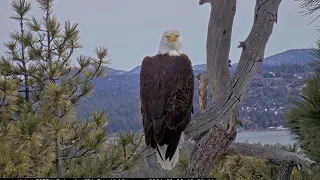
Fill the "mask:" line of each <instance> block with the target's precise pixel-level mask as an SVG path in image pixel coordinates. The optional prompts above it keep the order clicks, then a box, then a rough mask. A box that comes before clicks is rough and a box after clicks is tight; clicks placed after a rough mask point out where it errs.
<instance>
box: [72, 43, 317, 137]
mask: <svg viewBox="0 0 320 180" xmlns="http://www.w3.org/2000/svg"><path fill="white" fill-rule="evenodd" d="M313 60H315V57H313V56H312V54H311V51H310V50H308V49H292V50H288V51H285V52H282V53H278V54H275V55H273V56H270V57H268V58H265V60H264V63H263V65H262V66H261V68H260V69H259V70H258V72H257V73H256V75H255V77H254V79H253V81H252V82H251V84H250V87H249V89H248V90H247V92H246V93H245V95H244V99H243V101H242V103H241V104H240V118H241V119H242V120H243V121H244V122H246V125H245V127H243V128H244V129H251V130H259V129H262V130H264V129H266V128H268V127H276V126H280V125H284V124H285V123H284V122H285V116H284V111H285V109H286V107H288V105H289V102H288V97H289V96H294V97H298V96H299V94H300V89H301V87H302V86H303V79H304V78H306V77H310V76H311V75H312V74H313V68H314V66H313V65H311V64H308V63H310V62H312V61H313ZM236 67H237V63H234V64H232V68H231V72H234V70H235V69H236ZM193 69H194V74H195V75H197V74H199V73H201V72H203V71H204V70H206V65H205V64H200V65H194V66H193ZM107 71H108V72H107V74H106V76H104V77H99V78H97V79H95V80H94V84H95V89H94V92H93V93H92V95H91V96H89V97H85V98H83V99H81V101H80V104H79V107H78V111H77V116H78V118H79V119H81V120H84V119H85V118H87V117H89V116H90V114H91V112H93V111H96V110H102V111H104V112H106V113H107V114H108V119H109V123H110V124H109V126H108V130H109V132H116V131H118V130H132V129H136V130H140V129H141V128H142V127H141V113H140V109H139V101H140V91H139V89H140V76H139V73H140V66H137V67H135V68H133V69H132V70H131V71H123V70H116V69H112V68H108V69H107ZM198 84H199V82H198V79H197V78H195V89H198ZM257 99H259V100H258V101H257ZM194 108H195V109H194V110H195V112H199V102H198V91H197V90H196V91H195V93H194Z"/></svg>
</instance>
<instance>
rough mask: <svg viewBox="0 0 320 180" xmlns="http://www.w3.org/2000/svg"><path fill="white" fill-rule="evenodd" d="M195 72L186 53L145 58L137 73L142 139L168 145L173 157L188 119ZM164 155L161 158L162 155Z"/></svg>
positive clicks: (152, 145)
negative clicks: (138, 74) (138, 75)
mask: <svg viewBox="0 0 320 180" xmlns="http://www.w3.org/2000/svg"><path fill="white" fill-rule="evenodd" d="M193 92H194V74H193V69H192V64H191V61H190V59H189V58H188V56H187V55H185V54H182V55H181V56H173V57H170V56H168V55H156V56H153V57H145V58H144V59H143V62H142V66H141V72H140V100H141V114H142V119H143V128H144V133H145V142H146V144H147V145H148V146H151V147H152V148H157V146H156V144H159V145H160V146H163V145H164V144H167V145H168V148H167V151H166V155H165V156H166V157H165V159H167V158H170V159H171V158H172V156H173V155H174V152H175V150H176V148H177V146H178V144H179V140H180V136H181V133H182V132H183V130H184V129H185V128H186V126H187V124H188V123H189V121H190V119H191V113H192V111H193V106H192V102H193V101H192V100H193ZM162 158H163V157H162Z"/></svg>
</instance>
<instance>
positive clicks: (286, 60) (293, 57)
mask: <svg viewBox="0 0 320 180" xmlns="http://www.w3.org/2000/svg"><path fill="white" fill-rule="evenodd" d="M314 60H316V58H315V57H314V56H313V55H312V51H311V50H310V49H290V50H287V51H284V52H281V53H278V54H275V55H272V56H269V57H267V58H265V60H264V62H263V64H264V65H268V66H279V65H281V64H300V65H305V64H308V63H310V62H312V61H314ZM237 65H238V63H233V64H231V69H232V71H234V70H235V68H236V67H237ZM206 69H207V67H206V64H198V65H194V66H193V70H195V71H205V70H206ZM140 70H141V66H140V65H139V66H137V67H135V68H133V69H132V70H130V71H124V70H116V69H112V68H108V70H107V73H108V75H134V74H140Z"/></svg>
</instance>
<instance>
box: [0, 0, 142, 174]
mask: <svg viewBox="0 0 320 180" xmlns="http://www.w3.org/2000/svg"><path fill="white" fill-rule="evenodd" d="M53 2H54V1H53V0H37V3H38V5H39V7H40V9H41V11H42V12H43V13H44V16H43V17H42V19H41V20H38V19H36V18H35V17H30V16H29V15H28V14H29V13H30V10H31V3H30V2H27V1H26V0H14V1H13V2H12V7H13V10H14V12H15V15H14V16H13V17H11V18H12V19H14V20H16V21H17V22H18V23H19V30H17V31H14V32H13V33H11V34H10V38H11V41H8V42H6V43H5V46H6V48H7V52H6V54H5V55H3V56H2V57H1V60H0V67H1V69H0V70H1V71H0V75H1V76H0V77H1V78H2V79H1V80H0V84H1V85H3V86H1V87H2V89H0V98H1V99H0V100H3V102H4V103H5V104H3V105H2V107H3V108H1V109H0V110H1V111H4V113H3V114H1V115H0V118H1V123H4V124H7V126H3V128H2V126H1V129H0V130H1V132H0V134H1V135H2V136H3V138H1V141H3V144H4V146H3V147H1V148H0V156H1V157H3V158H1V160H0V169H2V171H1V170H0V175H1V177H107V176H109V175H111V174H110V173H111V172H112V171H114V172H116V171H119V169H120V171H124V170H127V169H129V168H132V167H134V166H135V165H136V164H137V162H138V160H139V158H138V157H139V156H138V155H137V154H136V153H135V152H136V151H135V150H136V147H139V146H138V145H137V146H136V145H135V143H136V142H139V141H138V137H137V136H136V135H134V134H132V133H131V134H128V135H127V136H120V138H118V141H117V142H115V143H111V144H110V143H108V142H107V131H106V130H107V128H106V126H107V124H108V120H107V116H106V114H105V113H104V112H99V111H98V110H97V111H96V112H93V113H92V117H90V118H88V119H87V120H85V121H79V120H78V119H77V117H76V108H77V105H78V104H79V102H80V99H81V98H82V97H84V96H89V95H90V94H91V93H92V92H93V89H94V84H93V80H94V79H96V78H98V77H101V76H103V75H104V72H105V71H106V65H107V64H108V63H109V60H108V51H107V48H105V47H99V48H96V49H95V52H96V58H93V57H90V56H83V55H81V56H79V57H77V64H76V65H74V66H73V65H72V59H73V54H74V52H75V51H76V50H79V49H80V48H81V47H82V45H81V44H80V42H79V30H78V24H77V23H71V22H70V21H66V22H65V23H64V26H62V25H61V24H60V23H59V22H58V19H57V17H56V16H55V15H54V14H53ZM14 82H16V83H14ZM15 89H17V90H15ZM123 148H126V149H125V151H123ZM11 152H14V153H11ZM126 154H130V156H129V157H127V156H125V155H126Z"/></svg>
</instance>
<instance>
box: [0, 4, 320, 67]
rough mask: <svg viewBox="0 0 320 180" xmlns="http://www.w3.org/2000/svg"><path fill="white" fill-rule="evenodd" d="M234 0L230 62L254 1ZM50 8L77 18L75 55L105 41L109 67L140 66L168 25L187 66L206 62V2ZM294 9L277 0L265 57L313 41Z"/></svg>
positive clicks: (5, 36)
mask: <svg viewBox="0 0 320 180" xmlns="http://www.w3.org/2000/svg"><path fill="white" fill-rule="evenodd" d="M10 2H11V0H6V1H0V21H1V22H2V24H5V25H3V26H2V28H1V29H0V41H1V42H4V41H7V40H9V34H10V32H11V31H13V30H14V29H16V28H17V27H18V23H17V22H15V21H14V20H12V19H9V17H10V16H11V15H12V14H13V11H12V10H11V6H10ZM31 2H32V4H33V10H32V12H31V13H30V14H31V15H35V16H36V17H37V18H39V17H40V16H39V15H40V11H39V8H38V6H37V4H36V1H35V0H32V1H31ZM237 3H238V4H237V12H236V16H235V20H234V26H233V35H232V43H231V50H230V59H231V60H232V63H235V62H238V59H239V57H240V54H241V49H238V48H237V46H238V43H239V41H243V40H245V39H246V38H247V36H248V34H249V32H250V30H251V26H252V22H253V11H254V6H255V0H246V1H237ZM54 9H55V11H54V13H55V15H56V16H57V17H58V19H59V21H60V22H63V21H65V20H71V21H72V22H78V23H79V30H80V41H81V44H83V46H84V48H83V49H81V50H78V51H77V53H76V55H79V54H84V55H93V50H94V48H95V47H96V46H106V47H108V49H109V56H110V59H111V63H112V64H111V66H110V67H111V68H113V69H118V70H126V71H128V70H131V69H133V68H134V67H136V66H138V65H140V64H141V61H142V59H143V58H144V57H145V56H148V55H149V56H150V55H154V54H156V52H157V50H158V45H159V40H160V36H161V34H162V32H163V31H164V30H165V29H172V28H174V29H178V30H180V31H181V33H182V34H183V37H184V44H183V50H184V52H185V53H186V54H188V55H189V57H190V59H191V60H192V62H193V65H198V64H205V63H206V49H205V47H206V37H207V26H208V20H209V14H210V5H208V4H206V5H203V6H199V5H198V0H190V1H185V0H176V1H169V0H162V1H150V0H140V1H129V0H126V1H125V0H122V1H119V0H108V1H102V0H91V1H84V0H77V1H75V0H69V1H58V0H56V1H55V5H54ZM299 11H301V9H300V8H299V2H296V1H294V0H286V1H282V3H281V5H280V7H279V13H278V24H275V26H274V29H273V33H272V35H271V37H270V39H269V42H268V44H267V47H266V52H265V57H269V56H271V55H274V54H277V53H281V52H283V51H286V50H289V49H301V48H308V47H312V46H314V45H315V41H316V40H317V38H318V32H317V30H316V29H317V26H318V25H319V22H318V21H315V22H314V23H312V24H311V25H308V23H309V22H310V21H311V17H305V18H302V16H301V15H300V14H299ZM4 51H5V48H4V46H3V45H2V46H0V52H1V53H3V52H4ZM74 57H75V56H74Z"/></svg>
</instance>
